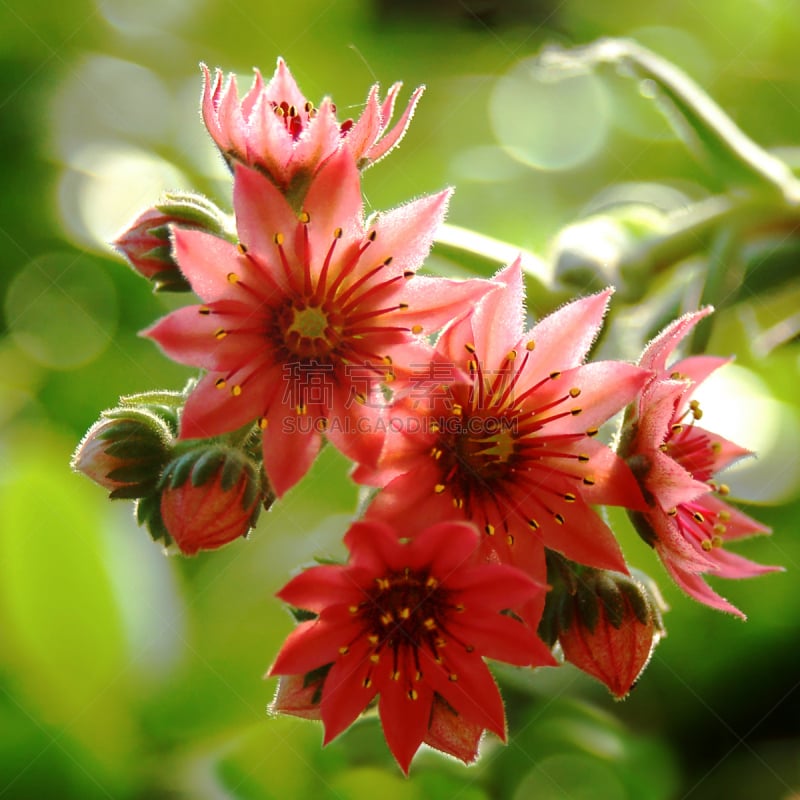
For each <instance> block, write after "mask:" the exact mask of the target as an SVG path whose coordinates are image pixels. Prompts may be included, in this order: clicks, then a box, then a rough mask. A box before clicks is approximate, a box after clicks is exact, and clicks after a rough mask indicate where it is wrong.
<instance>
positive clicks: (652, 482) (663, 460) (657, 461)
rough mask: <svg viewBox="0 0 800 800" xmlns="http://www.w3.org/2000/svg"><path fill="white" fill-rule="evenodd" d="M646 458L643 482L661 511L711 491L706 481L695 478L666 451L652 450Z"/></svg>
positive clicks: (668, 509)
mask: <svg viewBox="0 0 800 800" xmlns="http://www.w3.org/2000/svg"><path fill="white" fill-rule="evenodd" d="M647 458H648V466H649V469H648V472H647V475H646V477H645V480H644V484H645V487H646V489H647V491H648V492H649V494H650V495H651V496H652V498H653V501H654V502H655V503H657V504H658V505H659V507H660V508H661V509H662V510H663V511H670V510H671V509H673V508H676V507H677V506H679V505H682V504H683V503H689V502H691V501H692V500H696V499H697V498H699V497H701V496H702V495H704V494H707V493H708V492H710V491H711V487H710V486H709V485H708V484H707V483H704V482H702V481H697V480H695V479H694V478H693V477H692V476H691V474H690V473H689V472H687V471H686V470H685V469H684V468H683V467H682V466H681V465H680V464H678V462H677V461H675V460H674V459H672V458H670V457H669V456H668V455H667V454H666V453H662V452H661V451H660V450H653V451H652V452H651V453H649V454H648V456H647Z"/></svg>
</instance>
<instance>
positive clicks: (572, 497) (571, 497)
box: [564, 492, 576, 503]
mask: <svg viewBox="0 0 800 800" xmlns="http://www.w3.org/2000/svg"><path fill="white" fill-rule="evenodd" d="M564 499H565V500H566V501H567V502H568V503H574V502H575V500H576V497H575V495H574V494H572V492H565V493H564Z"/></svg>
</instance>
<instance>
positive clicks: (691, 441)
mask: <svg viewBox="0 0 800 800" xmlns="http://www.w3.org/2000/svg"><path fill="white" fill-rule="evenodd" d="M712 310H713V309H711V308H710V307H708V308H704V309H702V310H701V311H697V312H695V313H693V314H686V315H684V316H683V317H681V318H680V319H678V320H676V321H675V322H673V323H672V324H671V325H669V326H668V327H667V328H666V329H665V330H664V331H662V332H661V333H660V334H659V335H658V336H657V337H656V338H655V339H654V340H653V341H652V342H651V343H650V344H649V345H648V346H647V348H646V349H645V351H644V353H643V354H642V357H641V359H640V362H639V363H640V365H641V366H643V367H645V368H647V369H650V370H653V372H654V377H653V378H652V379H651V380H650V381H649V382H648V383H647V384H646V385H645V387H644V388H643V390H642V392H641V393H640V395H639V397H638V398H637V400H636V402H635V403H634V404H633V405H632V406H631V409H630V410H629V412H628V416H629V417H630V419H629V420H627V422H626V426H625V430H624V433H623V437H622V440H621V446H620V453H621V454H622V455H623V456H624V457H625V458H626V460H627V461H628V463H629V464H630V465H631V467H632V468H633V470H634V473H635V474H636V475H637V477H638V479H639V481H640V483H641V486H642V490H643V492H644V495H645V497H646V498H647V502H648V506H647V510H646V511H644V512H641V513H640V512H634V513H633V514H632V515H631V516H632V519H633V521H634V524H635V525H636V527H637V530H638V531H639V533H640V534H641V535H642V537H643V538H644V539H645V540H646V541H647V542H648V543H649V544H651V545H652V546H653V547H654V548H655V550H656V552H657V553H658V555H659V557H660V558H661V560H662V562H663V563H664V566H665V567H666V568H667V571H668V572H669V573H670V575H671V576H672V578H673V579H674V580H675V582H676V583H677V584H678V586H680V587H681V588H682V589H683V590H684V591H685V592H686V593H687V594H688V595H689V596H690V597H693V598H694V599H695V600H698V601H699V602H701V603H704V604H705V605H707V606H710V607H711V608H716V609H719V610H721V611H728V612H730V613H731V614H735V615H737V616H739V617H742V618H744V614H742V612H741V611H740V610H739V609H738V608H736V607H735V606H733V605H732V604H731V603H729V602H728V601H727V600H726V599H725V598H723V597H720V595H718V594H717V593H716V592H715V591H713V590H712V589H711V588H710V587H709V585H708V584H707V583H706V581H705V579H704V578H703V577H702V575H703V574H704V573H710V574H712V575H718V576H720V577H723V578H749V577H753V576H755V575H761V574H763V573H765V572H772V571H775V570H777V569H780V568H779V567H767V566H762V565H760V564H755V563H753V562H752V561H748V560H747V559H744V558H742V557H741V556H737V555H734V554H733V553H729V552H728V551H727V550H725V549H724V545H725V543H726V542H728V541H731V540H734V539H739V538H742V537H745V536H751V535H754V534H758V533H769V529H768V528H766V527H765V526H763V525H761V524H760V523H758V522H756V521H755V520H754V519H751V518H750V517H748V516H746V515H745V514H742V513H741V512H740V511H738V510H737V509H735V508H733V507H732V506H730V505H728V504H727V503H726V502H725V501H724V500H723V498H724V497H725V496H726V495H727V494H728V488H727V486H725V484H723V483H718V482H717V481H716V480H714V478H715V476H716V474H717V473H718V472H720V471H721V470H723V469H725V468H726V467H727V466H729V465H730V464H731V463H733V462H734V461H736V460H738V459H739V458H742V457H743V456H746V455H750V453H749V451H747V450H745V449H744V448H741V447H739V446H738V445H735V444H733V443H732V442H729V441H728V440H727V439H723V438H722V437H721V436H718V435H717V434H715V433H711V432H710V431H708V430H705V429H704V428H702V427H700V426H699V425H698V424H696V423H697V421H698V420H699V419H700V418H701V417H702V411H701V410H700V407H699V404H698V403H697V401H696V400H692V399H691V397H692V394H693V392H694V391H695V389H696V388H697V386H699V385H700V384H701V383H702V382H703V381H704V380H705V379H706V378H707V377H708V376H709V375H710V374H711V373H712V372H713V371H714V370H715V369H717V368H718V367H720V366H722V365H723V364H726V363H727V361H728V359H723V358H717V357H713V356H691V357H689V358H685V359H683V360H681V361H678V362H677V363H674V364H672V365H671V366H669V367H668V366H667V360H668V359H669V358H670V356H671V355H672V353H673V351H674V350H675V348H676V347H677V346H678V344H679V343H680V342H681V340H682V339H683V338H684V337H685V336H686V335H687V334H688V333H689V331H690V330H691V329H692V328H693V327H694V326H695V325H696V324H697V323H698V322H699V321H700V320H701V319H702V318H703V317H705V316H707V315H708V314H710V313H711V311H712Z"/></svg>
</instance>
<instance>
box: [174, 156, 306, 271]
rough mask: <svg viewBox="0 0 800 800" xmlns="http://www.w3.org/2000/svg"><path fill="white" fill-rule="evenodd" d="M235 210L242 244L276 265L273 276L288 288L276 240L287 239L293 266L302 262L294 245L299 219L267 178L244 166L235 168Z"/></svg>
mask: <svg viewBox="0 0 800 800" xmlns="http://www.w3.org/2000/svg"><path fill="white" fill-rule="evenodd" d="M233 206H234V209H235V211H236V226H237V230H238V232H239V239H240V240H241V242H242V244H243V245H244V246H245V247H247V248H248V250H252V251H253V252H254V253H255V254H256V255H257V256H258V257H259V258H261V259H263V260H265V261H266V262H267V263H268V264H272V265H274V268H273V269H272V270H271V272H272V275H273V277H274V278H275V280H276V281H280V284H281V286H284V285H285V279H284V278H283V270H282V268H281V267H280V266H279V265H280V263H281V262H280V260H279V257H278V252H277V248H276V245H275V236H276V235H277V234H281V235H282V236H283V237H284V238H283V248H284V252H285V253H286V256H287V258H288V260H289V263H290V264H296V263H297V261H298V259H297V256H296V254H295V252H294V245H293V242H294V234H295V230H296V228H297V225H298V219H297V216H296V215H295V213H294V211H292V209H291V207H290V206H289V204H288V203H287V202H286V200H285V199H284V196H283V195H282V194H281V192H280V191H279V190H278V189H277V188H276V187H275V186H274V185H273V184H272V183H271V182H270V181H269V180H268V179H267V178H265V177H264V176H263V175H262V174H261V173H260V172H258V171H256V170H254V169H249V168H248V167H244V166H242V165H241V164H236V165H235V167H234V183H233ZM187 277H188V276H187ZM223 277H224V274H223ZM190 281H191V278H190Z"/></svg>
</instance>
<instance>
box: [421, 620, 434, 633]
mask: <svg viewBox="0 0 800 800" xmlns="http://www.w3.org/2000/svg"><path fill="white" fill-rule="evenodd" d="M422 624H423V625H424V627H425V630H427V631H433V630H436V620H435V619H434V618H433V617H428V618H427V619H426V620H425V621H424V622H423V623H422Z"/></svg>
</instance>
